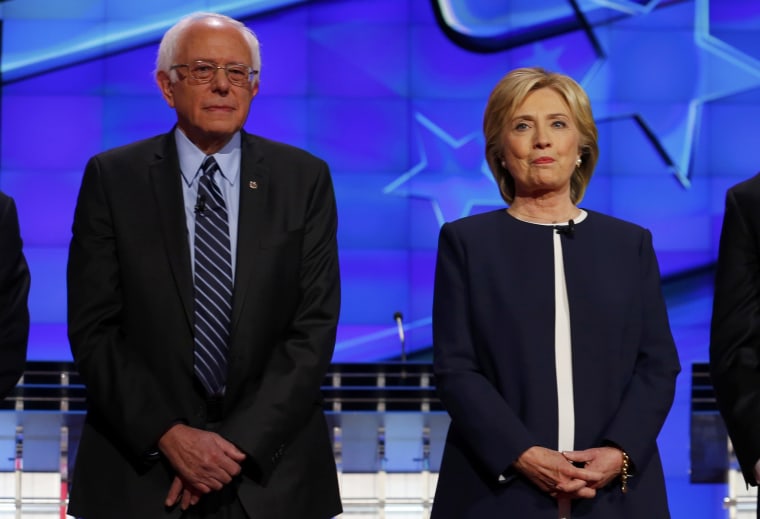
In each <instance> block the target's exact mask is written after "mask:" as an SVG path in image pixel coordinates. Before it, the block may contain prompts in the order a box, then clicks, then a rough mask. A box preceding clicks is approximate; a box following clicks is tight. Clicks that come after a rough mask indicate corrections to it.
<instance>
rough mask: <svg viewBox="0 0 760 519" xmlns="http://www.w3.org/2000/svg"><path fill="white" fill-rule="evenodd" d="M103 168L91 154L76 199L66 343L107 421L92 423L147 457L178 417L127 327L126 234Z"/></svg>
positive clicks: (95, 410)
mask: <svg viewBox="0 0 760 519" xmlns="http://www.w3.org/2000/svg"><path fill="white" fill-rule="evenodd" d="M105 171H106V167H105V165H104V164H103V163H102V161H101V160H99V159H98V158H93V159H91V160H90V161H89V163H88V164H87V167H86V169H85V173H84V177H83V179H82V185H81V188H80V192H79V197H78V199H77V206H76V210H75V215H74V224H73V236H72V240H71V244H70V247H69V258H68V265H67V284H68V288H67V290H68V333H69V342H70V346H71V351H72V354H73V357H74V361H75V364H76V367H77V370H78V371H79V373H80V375H81V377H82V379H83V381H84V383H85V385H86V388H87V405H88V410H89V411H90V412H91V414H92V416H93V417H96V418H95V419H97V420H98V421H101V422H105V423H98V425H97V426H98V427H101V428H107V430H108V431H109V435H110V436H111V437H113V438H114V439H116V441H117V443H118V444H119V445H120V446H121V447H125V446H126V448H127V449H128V450H129V451H130V452H131V453H132V454H133V455H135V456H136V457H138V458H142V459H147V458H146V456H147V455H148V453H149V452H151V451H153V450H155V446H156V442H157V441H158V438H159V437H160V435H161V434H162V433H163V432H165V431H166V430H167V429H168V428H169V426H170V424H171V423H173V422H175V421H177V419H178V418H179V417H178V416H176V414H174V413H173V411H172V409H173V408H172V406H170V405H169V398H170V397H171V395H169V394H168V392H167V391H165V390H164V388H163V387H162V386H161V385H160V384H159V383H158V382H157V377H158V376H160V375H158V374H157V373H156V368H155V367H150V366H148V365H147V363H146V360H145V355H144V352H142V351H140V348H139V347H136V345H135V344H134V342H135V339H134V337H131V336H130V334H129V333H127V330H126V327H125V325H124V323H125V321H126V319H127V317H126V313H127V311H128V310H127V308H126V305H125V301H124V297H125V296H124V290H125V287H124V286H123V283H124V278H123V272H122V270H123V269H122V266H121V259H120V256H119V249H118V246H117V244H118V241H119V240H120V239H126V237H124V236H121V235H119V233H117V230H116V227H117V226H116V219H117V218H118V216H117V213H118V212H119V210H117V209H116V208H115V207H114V202H113V198H114V197H116V196H120V195H123V194H120V193H114V192H113V191H115V190H114V189H113V188H112V186H109V184H108V182H106V181H105V178H106V174H105ZM129 210H132V209H129ZM139 252H140V251H134V252H133V253H134V254H136V255H137V254H139ZM164 368H165V369H167V370H170V369H175V368H174V367H173V366H164ZM165 376H166V377H167V378H170V375H165ZM174 409H176V406H174Z"/></svg>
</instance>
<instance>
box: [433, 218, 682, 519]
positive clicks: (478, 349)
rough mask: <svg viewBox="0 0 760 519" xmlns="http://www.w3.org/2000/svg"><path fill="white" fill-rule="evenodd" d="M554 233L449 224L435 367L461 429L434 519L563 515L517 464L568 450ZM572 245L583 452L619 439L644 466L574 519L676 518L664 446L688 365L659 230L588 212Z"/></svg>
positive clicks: (492, 221) (569, 271)
mask: <svg viewBox="0 0 760 519" xmlns="http://www.w3.org/2000/svg"><path fill="white" fill-rule="evenodd" d="M554 232H556V231H555V230H554V229H553V228H551V227H549V226H540V225H535V224H530V223H525V222H522V221H519V220H517V219H515V218H513V217H512V216H510V215H509V214H508V213H507V212H506V211H504V210H500V211H493V212H489V213H485V214H481V215H476V216H471V217H467V218H464V219H461V220H458V221H456V222H452V223H449V224H446V225H444V226H443V228H442V229H441V234H440V239H439V245H438V260H437V266H436V278H435V297H434V304H433V342H434V354H435V357H434V364H435V376H436V384H437V386H438V388H439V393H440V397H441V399H442V401H443V403H444V405H445V406H446V408H447V410H448V412H449V414H450V415H451V418H452V424H451V428H450V430H449V434H448V437H447V441H446V446H445V448H444V454H443V460H442V465H441V473H440V478H439V481H438V488H437V491H436V496H435V505H434V509H433V519H447V518H452V519H454V518H456V519H467V518H479V519H480V518H483V517H520V518H521V519H532V518H546V519H556V518H557V505H556V500H555V499H553V498H551V497H549V496H548V495H546V494H545V493H543V492H541V491H540V490H539V489H538V488H537V487H535V486H534V485H533V484H532V483H531V482H530V481H528V480H527V479H526V478H524V477H523V476H522V475H520V474H518V473H517V472H516V471H515V470H514V469H513V468H512V464H513V462H514V461H515V460H516V459H517V458H518V457H519V456H520V454H521V453H522V452H524V451H525V450H527V449H528V448H529V447H531V446H533V445H539V446H543V447H547V448H552V449H556V448H557V440H558V432H557V383H556V374H555V368H554V365H555V363H554V348H555V339H554V309H555V301H554V299H555V297H554V255H553V233H554ZM562 247H563V255H564V269H565V277H566V283H567V291H568V299H569V308H570V323H571V324H570V327H571V338H572V359H573V386H574V406H575V448H576V450H582V449H587V448H591V447H598V446H600V445H602V444H603V443H604V442H613V443H614V444H616V445H619V446H621V447H622V448H623V449H625V451H626V452H627V453H628V454H629V455H630V457H631V461H632V462H633V464H634V466H635V471H636V473H635V476H634V477H633V478H632V479H631V480H630V482H629V492H628V493H627V494H626V495H623V494H622V493H621V491H620V487H619V484H617V482H613V483H611V484H610V485H609V486H608V487H606V488H604V489H601V490H600V491H599V492H598V494H597V496H596V498H594V499H593V500H586V499H581V500H577V501H574V504H573V509H572V517H573V518H576V517H578V518H580V517H583V518H600V519H601V518H605V519H608V518H610V517H615V518H643V517H646V518H647V519H661V518H667V517H670V514H669V511H668V504H667V496H666V491H665V483H664V477H663V473H662V467H661V463H660V457H659V453H658V450H657V444H656V439H657V435H658V434H659V432H660V428H661V427H662V425H663V422H664V421H665V418H666V416H667V414H668V411H669V410H670V406H671V404H672V401H673V396H674V392H675V380H676V376H677V374H678V372H679V371H680V365H679V361H678V354H677V351H676V348H675V344H674V342H673V338H672V335H671V332H670V326H669V323H668V316H667V311H666V308H665V303H664V300H663V297H662V292H661V288H660V275H659V268H658V266H657V259H656V257H655V254H654V250H653V248H652V238H651V234H650V232H649V231H647V230H645V229H643V228H641V227H639V226H637V225H634V224H631V223H627V222H624V221H622V220H618V219H615V218H612V217H609V216H605V215H602V214H600V213H596V212H593V211H589V214H588V216H587V218H586V219H585V220H583V221H582V222H580V223H579V224H576V225H575V230H574V233H573V234H572V236H569V235H563V236H562ZM499 475H505V476H506V481H502V482H499ZM510 513H513V515H510ZM505 514H506V515H505Z"/></svg>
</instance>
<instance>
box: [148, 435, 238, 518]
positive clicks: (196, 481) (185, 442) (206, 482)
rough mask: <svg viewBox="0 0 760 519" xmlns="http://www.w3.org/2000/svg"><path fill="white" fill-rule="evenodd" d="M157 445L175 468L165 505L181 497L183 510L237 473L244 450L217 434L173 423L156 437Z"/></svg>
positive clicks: (174, 502)
mask: <svg viewBox="0 0 760 519" xmlns="http://www.w3.org/2000/svg"><path fill="white" fill-rule="evenodd" d="M158 448H159V449H160V450H161V452H162V453H163V455H164V456H166V458H167V459H168V460H169V463H171V465H172V467H174V470H176V471H177V477H175V479H174V481H173V482H172V485H171V487H170V488H169V493H168V494H167V496H166V505H167V506H174V505H175V504H176V503H177V501H178V500H180V498H181V506H182V509H183V510H186V509H187V507H188V506H190V505H194V504H195V503H197V502H198V500H199V499H200V496H201V495H202V494H207V493H209V492H211V491H212V490H220V489H221V488H222V487H223V486H224V485H226V484H227V483H229V482H230V481H232V478H233V477H235V476H237V475H238V474H240V470H241V467H240V465H241V463H242V462H243V460H245V453H244V452H242V451H241V450H240V449H238V448H237V447H235V445H233V444H232V443H230V442H229V441H227V440H225V439H224V438H222V437H221V436H219V435H218V434H216V433H214V432H209V431H203V430H201V429H195V428H193V427H189V426H187V425H184V424H177V425H174V426H172V428H171V429H169V430H168V431H166V432H165V433H164V435H163V436H161V438H160V439H159V440H158Z"/></svg>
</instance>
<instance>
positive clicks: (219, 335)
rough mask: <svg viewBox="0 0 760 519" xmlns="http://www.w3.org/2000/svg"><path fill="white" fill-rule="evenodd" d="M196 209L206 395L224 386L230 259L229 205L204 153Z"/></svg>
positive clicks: (199, 360)
mask: <svg viewBox="0 0 760 519" xmlns="http://www.w3.org/2000/svg"><path fill="white" fill-rule="evenodd" d="M201 170H202V172H203V175H202V176H201V178H200V181H199V183H198V201H197V204H196V213H195V304H194V312H195V374H196V375H197V377H198V379H199V380H200V381H201V383H202V384H203V386H204V387H205V388H206V391H207V392H208V394H209V395H220V394H222V393H223V392H224V385H225V381H226V378H227V349H228V346H229V337H230V314H231V311H232V262H231V254H230V231H229V224H228V222H227V207H226V206H225V204H224V198H223V197H222V192H221V190H220V189H219V186H217V185H216V182H214V174H215V173H216V172H218V171H219V165H218V164H217V163H216V160H214V157H212V156H210V155H209V156H208V157H206V159H205V160H204V161H203V164H201Z"/></svg>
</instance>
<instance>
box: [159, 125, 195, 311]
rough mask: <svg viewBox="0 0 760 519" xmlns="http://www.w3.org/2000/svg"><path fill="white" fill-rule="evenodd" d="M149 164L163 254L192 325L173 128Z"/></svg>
mask: <svg viewBox="0 0 760 519" xmlns="http://www.w3.org/2000/svg"><path fill="white" fill-rule="evenodd" d="M162 143H163V146H162V147H161V149H160V150H159V151H158V152H157V153H156V160H155V161H154V162H153V163H152V164H151V166H150V173H149V174H150V180H151V185H152V186H153V193H154V195H155V199H156V208H157V211H158V214H159V225H160V228H161V232H162V233H163V237H164V245H165V247H166V256H167V259H168V261H169V265H170V266H171V271H172V275H173V277H174V282H175V284H176V286H177V291H178V292H179V295H180V299H181V300H182V306H183V307H184V310H185V316H186V317H187V322H188V325H189V326H192V324H193V279H192V270H191V268H190V246H189V245H188V240H187V222H186V220H185V203H184V198H183V195H182V184H181V182H182V179H181V178H182V177H181V173H180V168H179V158H178V156H177V146H176V144H175V142H174V131H172V132H170V133H169V134H167V135H166V136H165V138H164V139H163V140H162Z"/></svg>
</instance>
